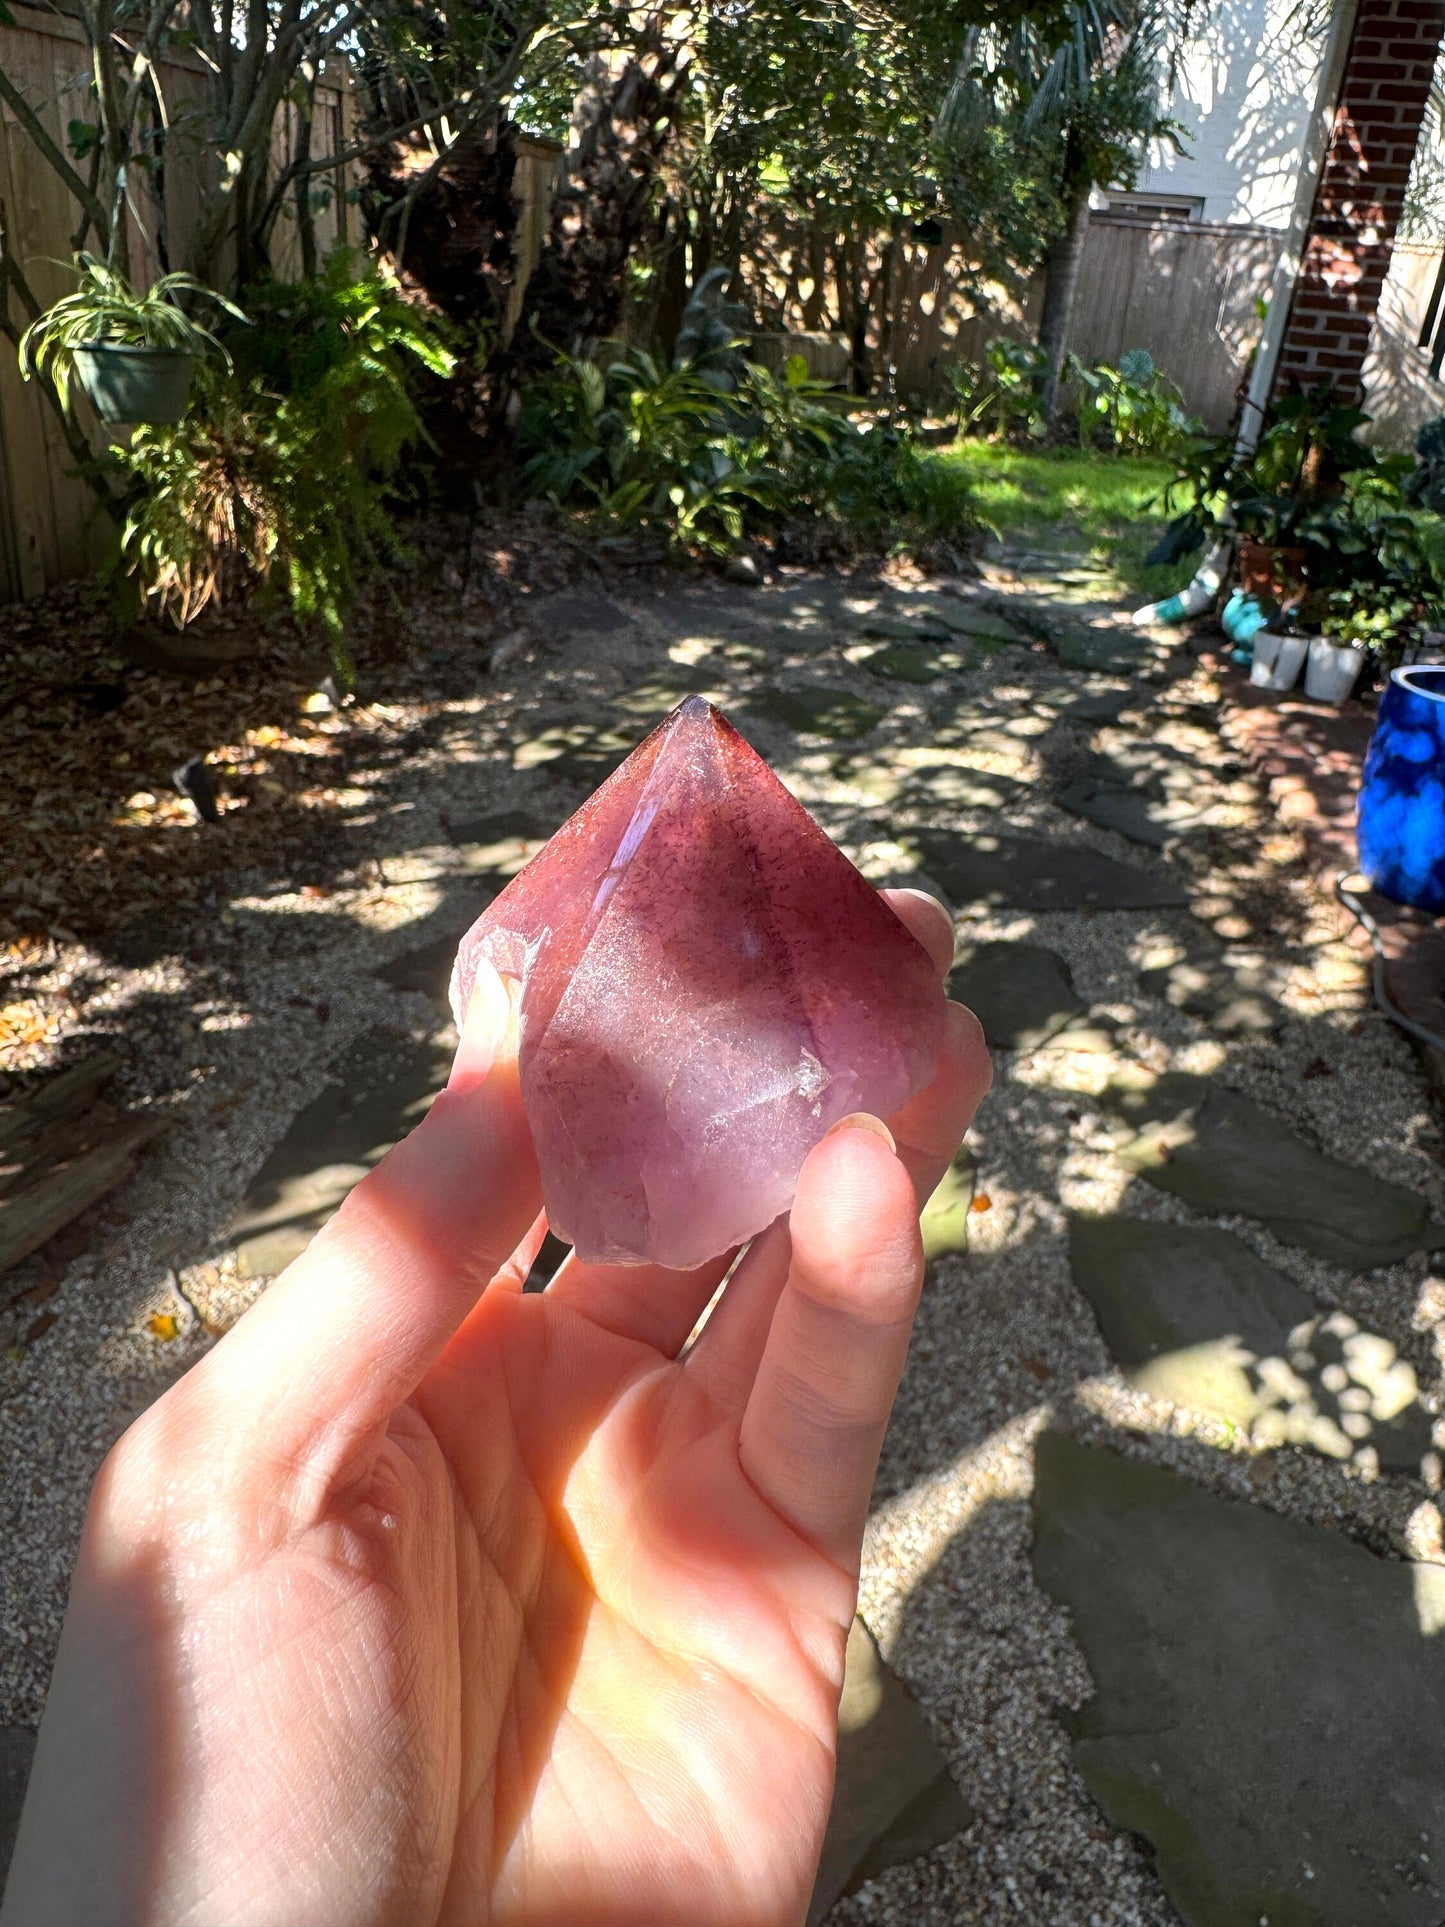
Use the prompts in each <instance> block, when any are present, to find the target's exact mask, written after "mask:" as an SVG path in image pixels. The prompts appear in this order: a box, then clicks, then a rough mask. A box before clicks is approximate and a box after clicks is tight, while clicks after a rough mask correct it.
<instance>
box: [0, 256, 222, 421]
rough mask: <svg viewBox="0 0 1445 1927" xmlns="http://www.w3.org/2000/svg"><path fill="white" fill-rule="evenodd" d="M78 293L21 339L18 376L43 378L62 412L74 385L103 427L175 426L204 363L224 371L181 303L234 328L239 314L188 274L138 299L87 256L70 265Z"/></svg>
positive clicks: (218, 348) (211, 339)
mask: <svg viewBox="0 0 1445 1927" xmlns="http://www.w3.org/2000/svg"><path fill="white" fill-rule="evenodd" d="M76 272H77V274H78V275H79V277H80V285H79V286H78V287H77V288H76V290H75V292H74V294H67V295H65V296H64V297H63V298H62V299H61V300H59V301H57V302H56V303H55V305H54V306H53V307H50V308H47V309H46V310H45V312H44V314H42V315H40V316H38V317H37V319H36V320H34V321H32V322H31V324H30V326H29V327H28V328H27V329H26V330H25V333H24V334H23V335H22V336H21V337H20V372H21V374H23V375H24V376H25V378H26V380H27V381H28V380H29V379H30V377H31V375H35V374H39V375H45V376H47V377H48V378H49V380H50V381H51V383H52V384H53V386H54V389H55V393H56V395H57V397H58V398H59V401H60V405H61V407H62V408H63V409H65V410H66V411H67V413H68V412H69V409H70V390H71V383H72V382H77V383H78V384H79V385H80V387H81V388H82V389H83V390H84V392H85V394H86V395H87V396H88V397H89V398H90V400H91V401H92V402H93V403H94V405H95V411H96V413H97V414H98V415H99V416H100V418H101V420H102V421H103V422H109V423H117V422H129V423H139V422H177V421H179V420H180V418H181V416H182V415H183V414H184V413H185V411H186V402H187V400H188V398H189V395H190V388H191V377H192V376H193V375H194V373H195V370H196V363H197V362H198V361H199V360H201V358H202V357H203V356H206V355H214V356H215V357H216V359H217V360H219V361H222V362H224V363H225V364H226V365H227V366H228V367H229V366H230V359H231V358H230V356H229V355H228V354H227V353H226V350H225V348H224V347H223V346H222V345H221V343H220V342H219V341H218V340H217V339H216V337H215V336H214V335H213V334H212V333H211V331H210V329H209V328H206V327H204V326H202V324H201V323H200V322H199V321H196V320H193V319H192V317H191V316H190V315H188V314H187V313H186V311H185V309H184V308H182V307H181V306H180V298H181V297H182V296H185V297H187V298H190V299H193V300H203V301H208V302H210V303H211V304H212V305H213V306H215V307H217V308H219V309H220V310H221V311H222V313H223V314H227V315H229V316H230V317H231V319H232V320H234V321H241V322H244V321H245V319H246V317H245V315H243V314H242V313H241V310H240V309H239V308H238V307H236V306H235V305H234V304H233V303H232V302H230V301H227V300H226V299H225V298H224V296H222V295H219V294H217V293H216V292H215V291H214V289H211V288H203V287H202V286H201V285H200V283H199V282H197V281H193V280H192V279H191V277H190V276H189V275H188V274H163V275H162V276H161V278H160V280H159V281H156V282H154V283H153V284H152V285H151V286H150V287H149V288H147V290H146V291H145V293H144V294H137V293H136V291H135V289H134V288H132V287H131V285H130V283H129V282H128V281H127V280H126V279H125V277H124V275H121V274H118V273H116V271H115V270H114V269H113V268H110V267H107V265H106V264H105V262H104V261H98V260H96V258H95V256H94V255H90V254H82V255H80V256H79V257H78V259H77V262H76Z"/></svg>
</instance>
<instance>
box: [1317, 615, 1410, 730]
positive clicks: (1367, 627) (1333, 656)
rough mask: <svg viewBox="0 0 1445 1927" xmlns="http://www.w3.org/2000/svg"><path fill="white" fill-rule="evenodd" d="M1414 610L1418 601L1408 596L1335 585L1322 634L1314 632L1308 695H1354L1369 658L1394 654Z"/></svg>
mask: <svg viewBox="0 0 1445 1927" xmlns="http://www.w3.org/2000/svg"><path fill="white" fill-rule="evenodd" d="M1416 613H1418V605H1416V603H1414V601H1412V599H1410V597H1408V595H1399V594H1391V592H1389V590H1383V592H1381V590H1376V592H1366V594H1360V592H1358V590H1331V594H1329V613H1327V615H1326V617H1324V620H1322V622H1320V634H1318V636H1310V653H1308V657H1306V661H1304V694H1306V696H1308V698H1312V701H1316V703H1343V701H1345V698H1347V696H1351V694H1353V692H1354V684H1356V682H1358V680H1360V671H1362V669H1364V663H1366V657H1368V655H1381V657H1383V655H1387V653H1391V651H1393V649H1395V646H1397V642H1399V638H1401V636H1403V634H1405V632H1406V630H1408V628H1410V626H1412V624H1414V619H1416Z"/></svg>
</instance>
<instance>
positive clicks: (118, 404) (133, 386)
mask: <svg viewBox="0 0 1445 1927" xmlns="http://www.w3.org/2000/svg"><path fill="white" fill-rule="evenodd" d="M73 352H74V356H75V372H76V375H77V376H78V377H79V380H80V385H81V387H82V388H83V389H84V390H85V392H86V394H87V395H88V396H89V397H90V399H91V401H92V402H93V403H94V405H95V412H96V414H97V415H99V416H100V419H101V420H102V421H103V422H126V423H136V422H178V421H179V420H180V419H181V416H182V415H184V414H185V412H186V403H187V401H188V400H189V399H190V393H191V376H192V375H193V374H194V373H195V368H196V357H195V356H194V355H193V354H192V353H191V351H190V350H189V349H188V348H148V347H146V346H145V345H144V344H143V343H141V342H121V341H91V342H87V343H86V345H85V346H84V347H80V348H76V349H75V350H74V351H73Z"/></svg>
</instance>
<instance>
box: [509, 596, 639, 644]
mask: <svg viewBox="0 0 1445 1927" xmlns="http://www.w3.org/2000/svg"><path fill="white" fill-rule="evenodd" d="M527 613H528V620H529V622H530V623H531V624H532V626H533V627H534V628H535V629H536V630H537V633H538V634H539V635H543V636H545V635H546V634H547V633H548V632H549V631H550V632H552V633H553V634H557V633H562V634H566V633H568V632H570V633H572V634H573V635H579V636H605V635H611V634H612V633H613V632H614V631H615V630H618V629H626V628H628V627H629V626H630V624H631V623H632V621H633V618H632V617H631V616H630V615H629V614H628V613H627V611H626V610H625V609H624V608H623V607H622V606H621V604H620V603H617V602H614V601H613V600H612V598H611V596H605V595H584V594H579V593H572V592H570V591H563V592H562V593H560V594H557V595H545V596H539V597H538V598H537V599H536V601H535V602H534V603H532V605H531V607H530V608H529V610H528V612H527Z"/></svg>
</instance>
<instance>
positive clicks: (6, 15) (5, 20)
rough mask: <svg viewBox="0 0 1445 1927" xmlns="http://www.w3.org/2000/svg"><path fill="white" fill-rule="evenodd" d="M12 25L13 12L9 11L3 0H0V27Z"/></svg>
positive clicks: (13, 21)
mask: <svg viewBox="0 0 1445 1927" xmlns="http://www.w3.org/2000/svg"><path fill="white" fill-rule="evenodd" d="M14 25H15V16H14V14H13V13H11V11H10V9H9V7H7V6H6V4H5V0H0V27H13V26H14Z"/></svg>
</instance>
